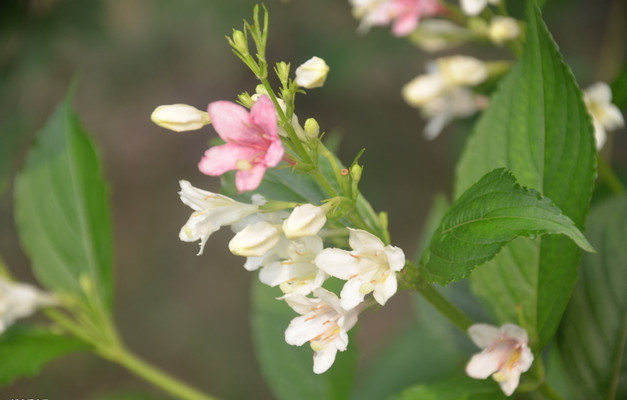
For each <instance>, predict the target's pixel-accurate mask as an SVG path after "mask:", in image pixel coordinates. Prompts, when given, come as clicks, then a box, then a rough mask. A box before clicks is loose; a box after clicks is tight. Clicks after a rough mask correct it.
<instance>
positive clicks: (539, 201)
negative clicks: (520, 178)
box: [421, 168, 593, 284]
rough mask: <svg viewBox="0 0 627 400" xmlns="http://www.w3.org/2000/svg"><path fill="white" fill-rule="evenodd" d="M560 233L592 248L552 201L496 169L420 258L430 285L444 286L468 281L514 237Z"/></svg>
mask: <svg viewBox="0 0 627 400" xmlns="http://www.w3.org/2000/svg"><path fill="white" fill-rule="evenodd" d="M547 233H550V234H564V235H567V236H568V237H570V238H571V239H572V240H573V241H574V242H575V243H577V244H578V245H579V246H580V247H581V248H583V249H585V250H588V251H593V249H592V247H591V246H590V244H589V243H588V241H587V240H586V238H585V237H584V236H583V234H582V233H581V232H580V231H579V230H578V229H577V228H576V227H575V225H574V224H573V222H572V221H571V220H570V219H569V218H568V217H566V216H565V215H563V214H562V212H561V211H560V209H559V208H557V207H555V205H553V204H552V203H551V200H550V199H547V198H545V197H542V196H541V195H540V194H539V193H538V192H536V191H535V190H533V189H528V188H524V187H522V186H520V185H519V184H518V183H517V182H516V180H515V179H514V177H513V176H512V174H511V173H510V172H509V171H508V170H506V169H504V168H499V169H495V170H494V171H492V172H489V173H487V174H486V175H485V176H483V177H482V178H481V179H480V180H479V182H477V183H476V184H475V185H473V186H471V187H470V188H469V189H468V190H466V192H464V194H462V195H461V196H460V197H459V198H458V199H457V200H455V202H454V203H453V204H452V206H451V208H450V209H449V211H448V212H447V213H446V215H444V218H443V219H442V223H441V224H440V226H439V228H438V229H437V231H436V232H435V233H434V235H433V237H432V238H431V243H430V244H429V247H428V248H427V250H426V251H425V252H424V253H423V256H422V258H421V271H422V274H423V276H424V277H425V279H427V281H430V282H438V283H441V284H446V283H449V282H452V281H459V280H461V279H463V278H465V277H467V276H468V275H469V274H470V272H471V271H472V270H473V269H474V268H475V267H476V266H478V265H481V264H483V263H485V262H486V261H488V260H490V259H492V258H493V257H494V256H495V255H496V254H497V253H498V252H499V251H500V250H501V249H502V248H503V246H505V244H507V243H508V242H509V241H511V240H512V239H514V238H516V237H528V238H533V237H535V236H536V235H541V234H547Z"/></svg>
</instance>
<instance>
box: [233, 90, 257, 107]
mask: <svg viewBox="0 0 627 400" xmlns="http://www.w3.org/2000/svg"><path fill="white" fill-rule="evenodd" d="M237 100H239V102H240V103H241V104H242V105H243V106H244V107H246V108H250V107H252V106H253V103H254V102H255V101H254V100H253V99H252V97H250V94H248V92H244V93H240V94H239V95H238V96H237Z"/></svg>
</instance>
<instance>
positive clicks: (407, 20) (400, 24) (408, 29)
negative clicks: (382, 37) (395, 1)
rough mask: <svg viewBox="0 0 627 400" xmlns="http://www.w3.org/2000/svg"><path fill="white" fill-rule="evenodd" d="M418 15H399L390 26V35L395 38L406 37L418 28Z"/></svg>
mask: <svg viewBox="0 0 627 400" xmlns="http://www.w3.org/2000/svg"><path fill="white" fill-rule="evenodd" d="M418 18H419V16H418V14H417V13H406V14H403V15H400V16H399V17H398V18H396V20H395V21H394V24H393V25H392V33H393V34H394V35H395V36H407V35H409V34H410V33H412V32H413V31H414V30H415V29H416V27H417V26H418Z"/></svg>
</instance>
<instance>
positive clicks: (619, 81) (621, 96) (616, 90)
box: [612, 67, 627, 111]
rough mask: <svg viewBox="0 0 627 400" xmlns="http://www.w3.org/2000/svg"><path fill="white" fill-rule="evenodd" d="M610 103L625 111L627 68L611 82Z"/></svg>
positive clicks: (626, 102)
mask: <svg viewBox="0 0 627 400" xmlns="http://www.w3.org/2000/svg"><path fill="white" fill-rule="evenodd" d="M612 103H614V104H616V106H617V107H618V108H620V109H621V110H623V111H624V110H626V109H627V67H623V70H622V71H621V72H620V74H619V75H618V77H617V78H616V79H615V80H614V82H612Z"/></svg>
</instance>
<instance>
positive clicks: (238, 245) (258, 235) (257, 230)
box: [229, 221, 281, 257]
mask: <svg viewBox="0 0 627 400" xmlns="http://www.w3.org/2000/svg"><path fill="white" fill-rule="evenodd" d="M280 238H281V228H280V227H279V226H277V225H275V224H273V223H270V222H267V221H259V222H255V223H254V224H250V225H248V226H246V227H245V228H244V229H242V230H241V231H239V232H237V234H236V235H235V236H234V237H233V239H231V241H230V242H229V250H231V253H233V254H235V255H238V256H244V257H262V256H264V255H265V254H267V253H268V252H269V251H270V250H272V249H273V248H274V247H275V246H276V245H277V243H279V239H280Z"/></svg>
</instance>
